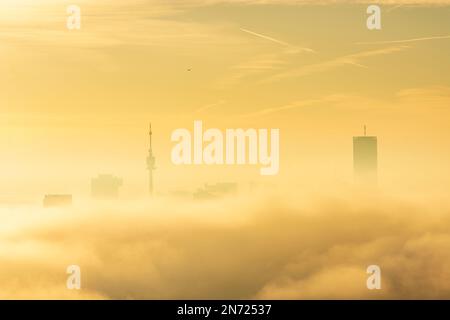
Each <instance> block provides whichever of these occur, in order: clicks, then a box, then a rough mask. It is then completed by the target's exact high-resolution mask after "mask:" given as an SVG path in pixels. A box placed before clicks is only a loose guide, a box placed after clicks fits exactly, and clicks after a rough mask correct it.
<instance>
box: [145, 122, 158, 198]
mask: <svg viewBox="0 0 450 320" xmlns="http://www.w3.org/2000/svg"><path fill="white" fill-rule="evenodd" d="M148 135H149V139H150V140H149V142H150V148H149V149H148V157H147V170H148V191H149V193H150V196H153V170H155V169H156V167H155V157H154V156H153V150H152V124H151V123H150V127H149V131H148Z"/></svg>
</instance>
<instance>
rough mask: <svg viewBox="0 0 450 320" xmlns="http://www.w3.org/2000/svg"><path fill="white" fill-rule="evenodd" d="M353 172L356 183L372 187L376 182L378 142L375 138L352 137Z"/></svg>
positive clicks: (365, 135) (365, 136)
mask: <svg viewBox="0 0 450 320" xmlns="http://www.w3.org/2000/svg"><path fill="white" fill-rule="evenodd" d="M353 170H354V177H355V181H356V182H357V183H360V184H362V185H364V186H374V185H376V184H377V182H378V141H377V137H375V136H367V134H366V126H364V136H357V137H353Z"/></svg>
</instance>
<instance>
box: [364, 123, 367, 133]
mask: <svg viewBox="0 0 450 320" xmlns="http://www.w3.org/2000/svg"><path fill="white" fill-rule="evenodd" d="M364 136H367V127H366V125H364Z"/></svg>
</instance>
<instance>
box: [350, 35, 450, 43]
mask: <svg viewBox="0 0 450 320" xmlns="http://www.w3.org/2000/svg"><path fill="white" fill-rule="evenodd" d="M438 39H450V35H449V36H436V37H426V38H414V39H406V40H393V41H374V42H357V43H356V44H392V43H409V42H418V41H428V40H438Z"/></svg>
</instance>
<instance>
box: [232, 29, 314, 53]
mask: <svg viewBox="0 0 450 320" xmlns="http://www.w3.org/2000/svg"><path fill="white" fill-rule="evenodd" d="M240 30H241V31H243V32H245V33H248V34H251V35H254V36H256V37H259V38H262V39H266V40H269V41H272V42H275V43H278V44H281V45H283V46H286V47H291V48H293V49H295V50H296V51H307V52H315V51H314V50H313V49H310V48H301V47H296V46H293V45H291V44H289V43H287V42H284V41H281V40H278V39H275V38H272V37H269V36H266V35H263V34H261V33H257V32H253V31H250V30H247V29H244V28H240Z"/></svg>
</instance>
